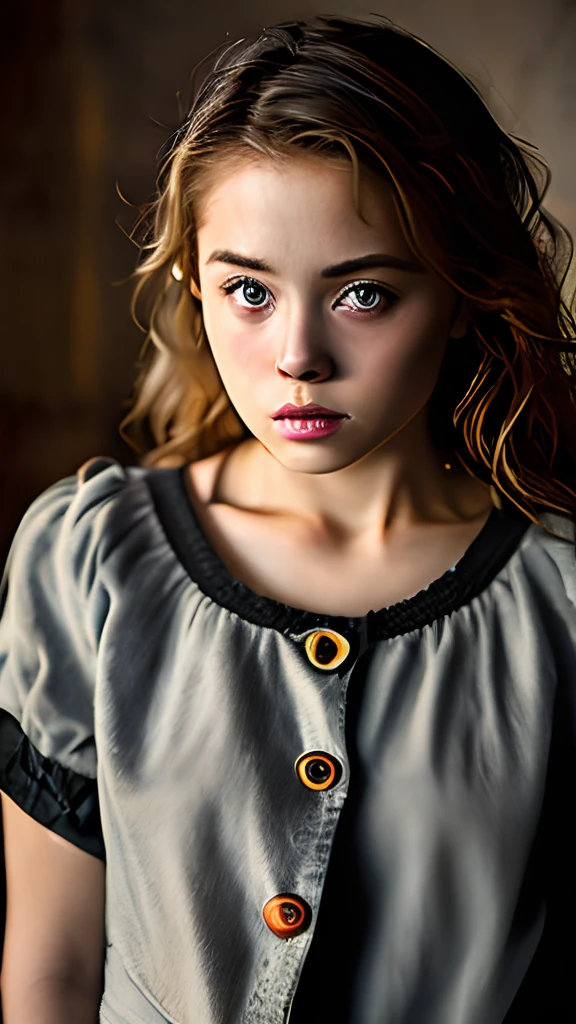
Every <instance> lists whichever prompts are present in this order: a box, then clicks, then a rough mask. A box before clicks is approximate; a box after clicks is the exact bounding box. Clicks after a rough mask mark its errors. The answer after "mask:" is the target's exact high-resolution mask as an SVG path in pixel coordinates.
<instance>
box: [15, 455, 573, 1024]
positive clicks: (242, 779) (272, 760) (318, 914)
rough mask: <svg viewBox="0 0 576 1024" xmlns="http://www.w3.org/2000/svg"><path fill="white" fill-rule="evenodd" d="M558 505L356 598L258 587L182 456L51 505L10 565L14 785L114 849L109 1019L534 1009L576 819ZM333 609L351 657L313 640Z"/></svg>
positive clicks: (73, 491)
mask: <svg viewBox="0 0 576 1024" xmlns="http://www.w3.org/2000/svg"><path fill="white" fill-rule="evenodd" d="M548 525H549V529H550V531H552V530H553V531H554V532H549V531H548V530H547V529H544V528H542V527H540V526H536V525H535V524H532V523H529V522H528V520H526V519H525V518H522V517H520V516H519V515H517V514H514V512H511V511H510V510H506V509H504V510H501V511H497V510H494V512H493V513H492V515H491V516H490V519H489V521H488V523H487V524H486V526H485V527H484V528H483V530H482V532H481V534H480V535H479V537H478V538H477V539H476V541H475V542H474V543H473V545H471V547H470V548H469V550H468V552H467V553H466V555H465V556H464V558H463V559H461V561H460V562H459V563H458V564H457V565H456V567H455V568H454V569H453V570H452V571H451V572H448V573H445V574H444V575H443V576H442V577H441V578H440V579H439V580H437V581H435V583H433V584H432V585H431V586H430V587H428V588H426V590H424V591H421V592H420V593H419V594H418V595H415V597H414V598H411V599H410V600H408V601H403V602H399V603H398V604H397V605H394V606H392V607H391V608H390V609H382V610H379V611H376V612H371V613H369V614H368V615H367V616H363V617H359V618H353V619H343V618H340V617H334V616H319V615H316V614H313V613H310V612H306V611H304V610H302V609H294V608H291V607H290V606H287V605H284V604H282V603H280V602H276V601H272V600H271V599H268V598H263V597H261V596H259V595H257V594H255V593H254V592H253V591H251V590H250V589H249V588H247V587H245V586H244V585H243V584H241V583H239V582H238V581H237V580H235V579H234V578H233V577H232V576H231V575H230V573H228V571H227V570H226V569H225V567H224V566H223V564H222V563H221V561H220V560H219V558H218V556H217V555H216V553H215V552H214V550H213V549H212V548H211V547H210V545H209V543H208V541H207V540H206V538H205V537H204V535H203V534H202V531H201V529H200V526H199V524H198V522H197V520H196V518H195V515H194V512H193V509H192V506H191V505H190V503H189V501H188V499H187V496H186V493H185V489H184V481H183V471H182V470H181V469H163V470H158V469H156V470H151V469H145V468H129V469H123V468H122V467H121V466H120V465H119V464H118V463H117V462H115V461H113V460H111V459H99V460H96V461H95V462H94V463H93V464H92V465H91V466H90V467H89V468H88V470H87V471H86V473H85V475H84V479H83V480H80V479H79V478H78V477H69V478H66V479H64V480H62V481H60V482H59V483H57V484H55V485H54V486H53V487H51V488H49V489H48V490H47V491H45V492H44V493H43V494H42V495H41V496H40V497H39V498H38V499H36V501H35V502H34V503H33V504H32V506H31V507H30V509H29V510H28V512H27V513H26V515H25V516H24V518H23V520H22V523H21V525H20V527H19V530H18V532H17V535H16V538H15V540H14V543H13V546H12V550H11V554H10V557H9V561H8V565H7V569H6V573H5V577H4V583H3V591H2V602H3V603H2V607H3V612H2V618H1V620H0V709H1V710H0V787H1V788H2V789H3V790H4V792H6V793H7V794H8V795H9V796H11V797H12V799H14V800H16V802H17V803H19V805H20V806H21V807H22V808H23V809H24V810H25V811H26V812H27V813H29V814H31V815H33V816H34V817H35V818H36V819H37V820H38V821H40V822H41V823H42V824H43V825H45V826H46V827H48V828H52V829H53V830H54V831H56V832H59V834H61V835H63V836H64V837H65V838H67V839H69V840H70V841H71V842H74V843H76V844H77V845H78V846H80V847H81V848H82V849H84V850H86V851H87V852H88V853H91V854H92V855H95V856H99V857H102V858H105V859H106V878H107V883H106V966H105V987H104V992H103V997H102V1002H101V1007H100V1021H101V1022H104V1024H163V1022H171V1024H286V1022H287V1021H290V1024H304V1022H305V1021H306V1020H307V1019H308V1013H309V1014H310V1018H309V1019H310V1020H312V1018H313V1017H314V1019H317V1016H318V1007H322V1006H323V1007H324V1009H325V1011H326V1014H325V1015H326V1019H328V1017H330V1018H331V1019H332V1020H334V1021H342V1022H343V1024H344V1022H346V1024H501V1022H503V1021H504V1020H505V1019H506V1020H507V1021H508V1020H511V1019H512V1018H511V1017H510V1014H511V1013H512V1012H513V1009H514V1000H515V998H516V997H518V993H519V992H520V991H521V990H522V986H523V985H525V984H526V978H527V977H529V974H530V970H531V969H533V967H534V963H536V962H537V961H538V956H539V955H540V952H539V951H541V949H542V948H543V943H544V942H545V938H546V929H547V928H548V935H549V926H550V920H551V919H552V920H553V922H554V927H557V928H558V929H560V925H556V920H557V918H556V917H554V914H556V913H561V911H558V910H552V909H551V907H552V903H554V901H556V903H555V904H554V905H555V906H556V905H557V904H558V902H559V900H558V886H559V883H558V872H557V871H554V870H553V866H554V864H555V865H556V867H557V868H558V871H559V870H560V869H559V865H560V863H561V861H560V860H559V859H557V857H556V855H557V854H558V857H560V856H561V853H562V851H564V854H565V852H566V850H567V849H568V843H569V838H568V837H569V834H570V831H571V828H570V826H571V821H570V817H571V816H570V814H569V813H568V807H571V805H572V801H570V804H568V803H567V800H568V794H567V795H566V799H565V801H564V802H562V800H564V797H563V796H562V800H561V799H560V796H559V794H560V793H561V790H562V786H563V785H565V784H566V785H568V784H570V786H571V784H572V782H573V772H572V774H570V772H571V771H572V765H573V757H572V754H573V743H574V740H573V737H574V735H575V733H576V729H575V727H574V717H573V716H574V711H573V707H574V703H573V700H574V699H573V691H574V687H575V685H576V614H575V605H576V563H575V558H574V538H573V533H572V527H571V525H570V524H569V523H567V521H565V520H562V519H561V518H560V517H549V521H548ZM327 628H328V629H335V630H336V631H337V632H339V633H340V634H341V635H343V636H345V637H346V638H347V639H348V641H349V642H350V655H349V657H348V658H347V660H346V661H345V662H344V663H343V664H342V665H341V666H339V667H338V668H337V669H335V670H333V671H330V670H323V669H320V668H318V667H317V666H315V665H314V664H312V663H311V661H310V659H309V657H308V655H307V653H306V649H305V641H306V637H307V636H309V635H310V633H311V632H312V631H313V630H317V629H327ZM560 746H561V749H562V751H563V754H562V756H560V755H559V754H556V753H554V751H558V750H560ZM306 751H325V752H326V753H327V754H328V755H329V756H330V757H332V758H334V759H335V760H336V761H337V762H339V764H340V765H341V767H342V773H341V778H340V779H339V781H338V784H337V785H335V786H334V787H333V788H332V789H329V790H327V791H315V790H313V789H310V788H307V787H306V786H305V785H303V784H302V781H301V780H300V779H299V777H298V775H297V773H296V772H295V768H294V765H295V761H296V760H297V758H298V757H300V756H301V755H302V754H303V753H305V752H306ZM562 758H564V759H562ZM553 759H555V760H554V763H555V764H558V765H559V766H560V767H559V768H557V769H556V774H555V775H554V776H553V778H554V786H553V792H551V788H550V778H551V768H550V766H551V764H552V761H553ZM562 792H563V790H562ZM569 794H570V795H571V797H572V798H573V788H571V789H570V790H569ZM550 808H552V809H550ZM543 823H545V825H546V828H544V825H543ZM551 837H553V843H554V846H553V848H552V846H551V844H552V839H551ZM572 849H573V847H572ZM572 863H573V861H572ZM554 876H555V877H554ZM566 876H567V877H566V878H565V879H564V881H565V883H566V885H568V883H569V879H568V872H566ZM564 881H563V882H562V885H564ZM554 885H556V889H554V892H556V896H554V894H553V888H554ZM571 891H572V890H571ZM283 893H292V894H295V895H297V896H298V897H299V898H301V899H303V900H305V901H306V902H307V903H308V905H309V906H310V908H311V924H310V927H309V928H308V929H307V930H306V931H305V932H303V933H302V934H299V935H297V936H295V937H293V938H292V939H291V940H290V941H286V940H285V939H281V938H278V937H277V936H276V935H275V934H274V933H273V931H271V929H270V928H269V927H268V926H267V924H266V922H265V920H264V917H263V913H262V910H263V907H264V905H265V904H266V902H267V901H268V900H270V899H271V898H272V897H273V896H275V895H277V894H283ZM560 896H564V897H566V899H567V898H568V890H567V889H562V890H561V892H560ZM560 902H561V900H560ZM566 912H567V911H566ZM551 915H552V917H551ZM558 920H560V918H558ZM563 924H564V926H568V925H569V924H570V920H569V919H568V918H567V917H566V918H565V920H564V922H563ZM546 941H547V942H552V945H553V948H554V949H555V950H556V953H557V952H558V950H560V949H561V946H562V939H561V935H560V931H558V934H557V935H556V936H552V938H551V939H550V938H548V939H547V940H546ZM555 941H556V945H555V946H554V942H555ZM551 948H552V947H551ZM554 959H555V962H556V963H557V964H558V962H559V961H558V957H557V956H556V955H555V958H554ZM567 969H568V970H569V967H567ZM538 991H540V992H541V993H542V986H541V985H540V987H539V989H538ZM314 996H315V997H316V999H317V1003H316V1005H315V1006H312V1004H311V1001H312V999H313V998H314ZM543 998H544V997H543ZM551 998H552V997H551V995H550V993H549V992H547V993H546V995H545V999H547V1000H548V1002H547V1003H543V1007H544V1009H545V1008H546V1006H547V1007H548V1008H550V1007H552V1006H553V1003H552V1002H550V999H551ZM507 1015H508V1016H507ZM534 1019H535V1018H534ZM542 1019H545V1018H544V1017H543V1018H542Z"/></svg>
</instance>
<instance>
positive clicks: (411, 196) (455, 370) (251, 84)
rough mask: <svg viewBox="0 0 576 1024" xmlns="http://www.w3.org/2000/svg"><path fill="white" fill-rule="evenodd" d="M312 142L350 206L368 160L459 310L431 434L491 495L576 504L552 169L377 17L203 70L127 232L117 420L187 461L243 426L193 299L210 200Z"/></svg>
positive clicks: (565, 301) (291, 34)
mask: <svg viewBox="0 0 576 1024" xmlns="http://www.w3.org/2000/svg"><path fill="white" fill-rule="evenodd" d="M303 151H306V152H307V153H309V154H310V155H312V154H315V155H316V156H319V157H322V158H327V159H339V160H342V159H345V160H349V161H350V162H351V165H352V169H353V176H354V187H355V191H354V195H355V202H356V207H357V209H358V174H359V168H360V167H361V166H362V167H366V168H367V169H369V170H370V171H372V172H373V173H375V174H376V175H378V176H379V178H380V179H381V180H383V181H385V182H386V183H387V184H388V185H389V186H391V192H392V196H393V199H394V203H395V207H396V211H397V213H398V217H399V220H400V224H401V227H402V230H403V232H404V235H405V238H406V241H407V243H408V245H409V246H410V248H411V250H412V252H413V253H414V254H415V256H416V257H417V258H418V259H419V260H420V261H421V262H422V263H423V264H425V265H426V266H427V267H428V268H429V269H430V270H431V271H433V272H434V273H436V274H438V275H439V276H440V277H442V278H443V279H444V280H445V281H446V282H448V284H449V285H451V286H452V287H453V288H454V289H455V291H456V292H457V293H460V295H461V296H463V297H464V300H465V301H466V302H467V304H468V308H469V310H470V314H471V315H470V324H469V328H468V330H467V332H466V334H465V336H464V337H462V338H459V339H449V341H448V346H447V350H446V355H445V358H444V361H443V364H442V367H441V370H440V375H439V379H438V382H437V384H436V387H435V390H434V393H433V395H432V398H431V401H430V405H429V426H430V431H431V435H432V437H433V439H434V440H435V442H436V443H437V444H438V445H439V446H440V447H441V448H442V450H443V451H445V452H446V453H447V454H448V455H449V456H450V457H451V458H455V459H457V460H459V462H460V463H461V464H462V465H463V466H464V467H465V469H467V471H468V472H469V473H471V474H472V475H473V476H475V477H477V478H478V479H480V480H483V481H484V482H486V483H488V484H489V485H491V486H492V487H493V488H494V490H493V495H494V496H495V500H496V502H497V503H498V501H499V500H500V501H505V502H506V501H507V502H512V503H513V504H514V505H516V506H517V507H518V508H519V509H521V510H522V511H523V512H524V513H525V514H526V515H527V516H529V517H530V518H531V519H534V520H535V521H538V517H539V515H540V514H541V512H542V511H548V512H550V511H555V512H557V513H558V512H559V513H560V514H563V515H569V516H572V517H573V516H575V515H576V492H575V491H574V489H573V488H572V486H571V485H570V480H571V478H572V479H573V470H574V463H575V456H576V416H575V411H576V409H575V400H574V383H575V381H576V359H575V352H576V348H575V347H574V342H575V340H576V323H575V320H574V315H573V295H572V294H571V295H568V294H567V291H568V288H567V285H568V281H569V280H570V272H571V267H572V257H573V244H572V239H571V237H570V235H569V233H568V231H567V230H566V229H565V228H564V227H563V226H562V225H561V224H559V223H558V222H557V221H556V220H555V219H554V218H553V217H552V216H551V215H550V213H548V212H547V211H545V210H544V209H543V207H542V201H543V198H544V196H545V193H546V191H547V188H548V185H549V181H550V171H549V168H548V165H547V164H546V162H545V160H544V159H543V158H542V156H541V155H540V154H539V152H538V150H537V149H536V147H535V146H533V145H531V144H530V143H528V142H526V141H525V140H523V139H520V138H518V137H517V136H515V135H513V134H510V133H507V132H506V131H504V130H503V128H501V127H500V126H499V124H498V123H497V121H496V119H495V117H494V116H493V115H492V113H491V112H490V110H489V109H488V106H487V105H486V103H485V102H484V100H483V98H482V95H481V93H480V91H479V90H478V88H477V87H476V86H475V85H474V84H473V83H472V82H471V81H470V80H469V79H468V78H467V77H466V76H465V75H464V74H462V73H461V72H460V71H459V70H458V69H457V68H456V67H454V66H453V65H452V64H451V63H450V62H449V61H447V60H446V59H445V58H444V57H442V56H441V55H440V54H439V53H437V52H436V51H435V50H434V49H433V48H432V47H431V46H429V45H428V44H426V43H424V42H423V41H422V40H420V39H418V38H417V37H416V36H414V35H412V34H411V33H409V32H407V31H406V30H404V29H403V28H400V27H399V26H397V25H394V24H393V23H392V22H390V21H389V20H388V19H386V18H384V17H381V16H379V15H371V16H369V18H366V19H356V18H348V17H340V16H338V17H332V16H329V15H326V16H325V15H322V16H318V17H316V18H314V19H313V20H311V21H306V22H304V21H299V22H294V23H283V24H281V25H275V26H272V27H270V28H266V29H264V30H263V32H262V33H261V34H260V35H259V36H258V37H257V38H255V37H253V38H246V39H240V40H238V41H237V42H235V43H232V44H230V43H226V44H222V45H221V46H220V47H218V48H217V49H216V50H215V51H214V52H213V53H211V54H210V55H209V57H207V58H206V59H205V60H203V61H201V62H200V64H199V65H198V66H197V67H196V69H195V72H194V75H193V78H192V99H191V103H190V106H189V110H188V113H187V115H186V117H185V118H184V120H183V123H182V124H181V126H180V127H179V128H178V129H177V130H176V131H175V133H174V134H173V135H172V137H171V138H170V139H169V140H168V143H167V145H166V146H165V147H164V150H163V152H162V154H161V161H160V170H159V176H158V182H157V194H156V196H155V198H154V200H153V201H152V202H150V203H149V204H147V206H146V207H144V208H143V211H142V213H141V217H140V219H139V221H138V224H137V228H136V232H135V237H136V238H137V239H138V240H139V243H140V246H141V261H140V264H139V266H138V268H137V270H136V272H135V274H136V278H137V281H136V288H135V294H134V307H133V308H134V313H135V316H136V317H137V318H138V322H140V324H141V326H143V329H144V330H145V331H146V342H145V345H144V349H143V352H142V357H141V364H140V376H139V380H138V382H137V385H136V392H135V396H134V401H133V405H132V408H131V411H130V412H129V414H128V415H127V417H126V418H125V420H124V422H123V424H122V429H123V431H124V436H125V437H126V438H127V439H130V441H131V443H132V444H133V446H134V447H136V448H137V450H139V451H140V453H141V458H142V462H143V463H144V464H147V465H170V464H172V465H174V464H181V463H184V462H186V461H193V460H195V459H198V458H201V457H203V456H206V455H210V454H212V453H214V452H216V451H219V450H221V449H223V448H225V447H227V446H228V445H230V444H231V443H233V442H234V441H235V440H240V439H241V438H242V437H244V436H247V429H246V427H245V425H244V424H243V423H242V421H241V420H240V418H239V417H238V415H237V413H236V412H235V410H234V408H233V407H232V405H231V403H230V400H229V398H228V396H227V394H226V392H225V390H224V387H223V385H222V382H221V380H220V377H219V374H218V372H217V369H216V365H215V363H214V360H213V358H212V355H211V352H210V346H209V343H208V339H207V337H206V334H205V331H204V325H203V320H202V305H201V302H200V301H199V300H197V299H196V298H195V297H194V296H193V295H192V293H191V291H190V286H189V285H190V281H191V280H193V281H195V282H196V285H197V286H199V277H198V265H197V249H196V226H197V224H198V218H199V210H200V206H201V200H202V197H203V196H204V195H205V194H206V192H207V191H208V190H209V189H210V187H211V185H212V184H213V183H214V181H215V180H216V178H217V175H218V173H221V172H222V168H228V167H230V165H231V162H233V161H234V160H246V159H247V158H255V159H258V158H262V157H264V158H266V159H269V160H280V161H285V160H286V159H287V158H289V157H290V156H291V155H301V154H302V152H303ZM175 268H176V269H175ZM175 273H176V275H177V277H178V278H179V279H178V280H177V279H175V276H174V274H175Z"/></svg>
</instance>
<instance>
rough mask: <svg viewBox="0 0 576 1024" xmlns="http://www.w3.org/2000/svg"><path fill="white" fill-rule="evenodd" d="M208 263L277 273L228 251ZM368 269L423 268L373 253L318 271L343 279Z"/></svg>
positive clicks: (420, 271)
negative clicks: (226, 264)
mask: <svg viewBox="0 0 576 1024" xmlns="http://www.w3.org/2000/svg"><path fill="white" fill-rule="evenodd" d="M209 263H230V264H232V265H233V266H236V267H244V268H245V269H247V270H259V271H262V272H263V273H266V274H276V273H277V271H275V270H274V269H273V267H271V266H270V264H269V263H266V262H265V261H264V260H258V259H255V258H252V257H251V256H241V255H240V254H239V253H237V252H230V250H229V249H216V250H215V251H214V252H213V253H212V254H211V256H209V257H208V259H207V260H206V265H208V264H209ZM368 267H393V268H395V269H396V270H407V271H410V272H411V273H415V274H423V273H424V272H425V268H424V266H423V265H422V264H421V263H416V262H414V261H412V260H403V259H401V258H400V257H399V256H390V255H387V254H386V253H381V252H373V253H370V254H369V255H368V256H359V257H358V258H357V259H353V260H344V262H343V263H335V264H334V266H332V267H325V268H324V270H321V271H320V276H321V277H343V276H344V275H345V274H353V273H355V271H357V270H366V269H367V268H368Z"/></svg>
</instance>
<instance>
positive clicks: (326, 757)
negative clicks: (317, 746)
mask: <svg viewBox="0 0 576 1024" xmlns="http://www.w3.org/2000/svg"><path fill="white" fill-rule="evenodd" d="M294 768H295V769H296V774H297V775H298V778H299V779H300V782H302V783H303V784H304V785H305V786H306V787H307V789H332V787H333V786H336V785H337V784H338V783H339V782H340V778H341V776H342V765H341V764H340V762H339V761H337V760H336V758H335V757H331V756H330V754H326V753H325V751H323V750H314V751H311V752H309V753H307V754H302V755H301V756H300V757H299V758H298V760H297V761H296V764H295V765H294Z"/></svg>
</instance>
